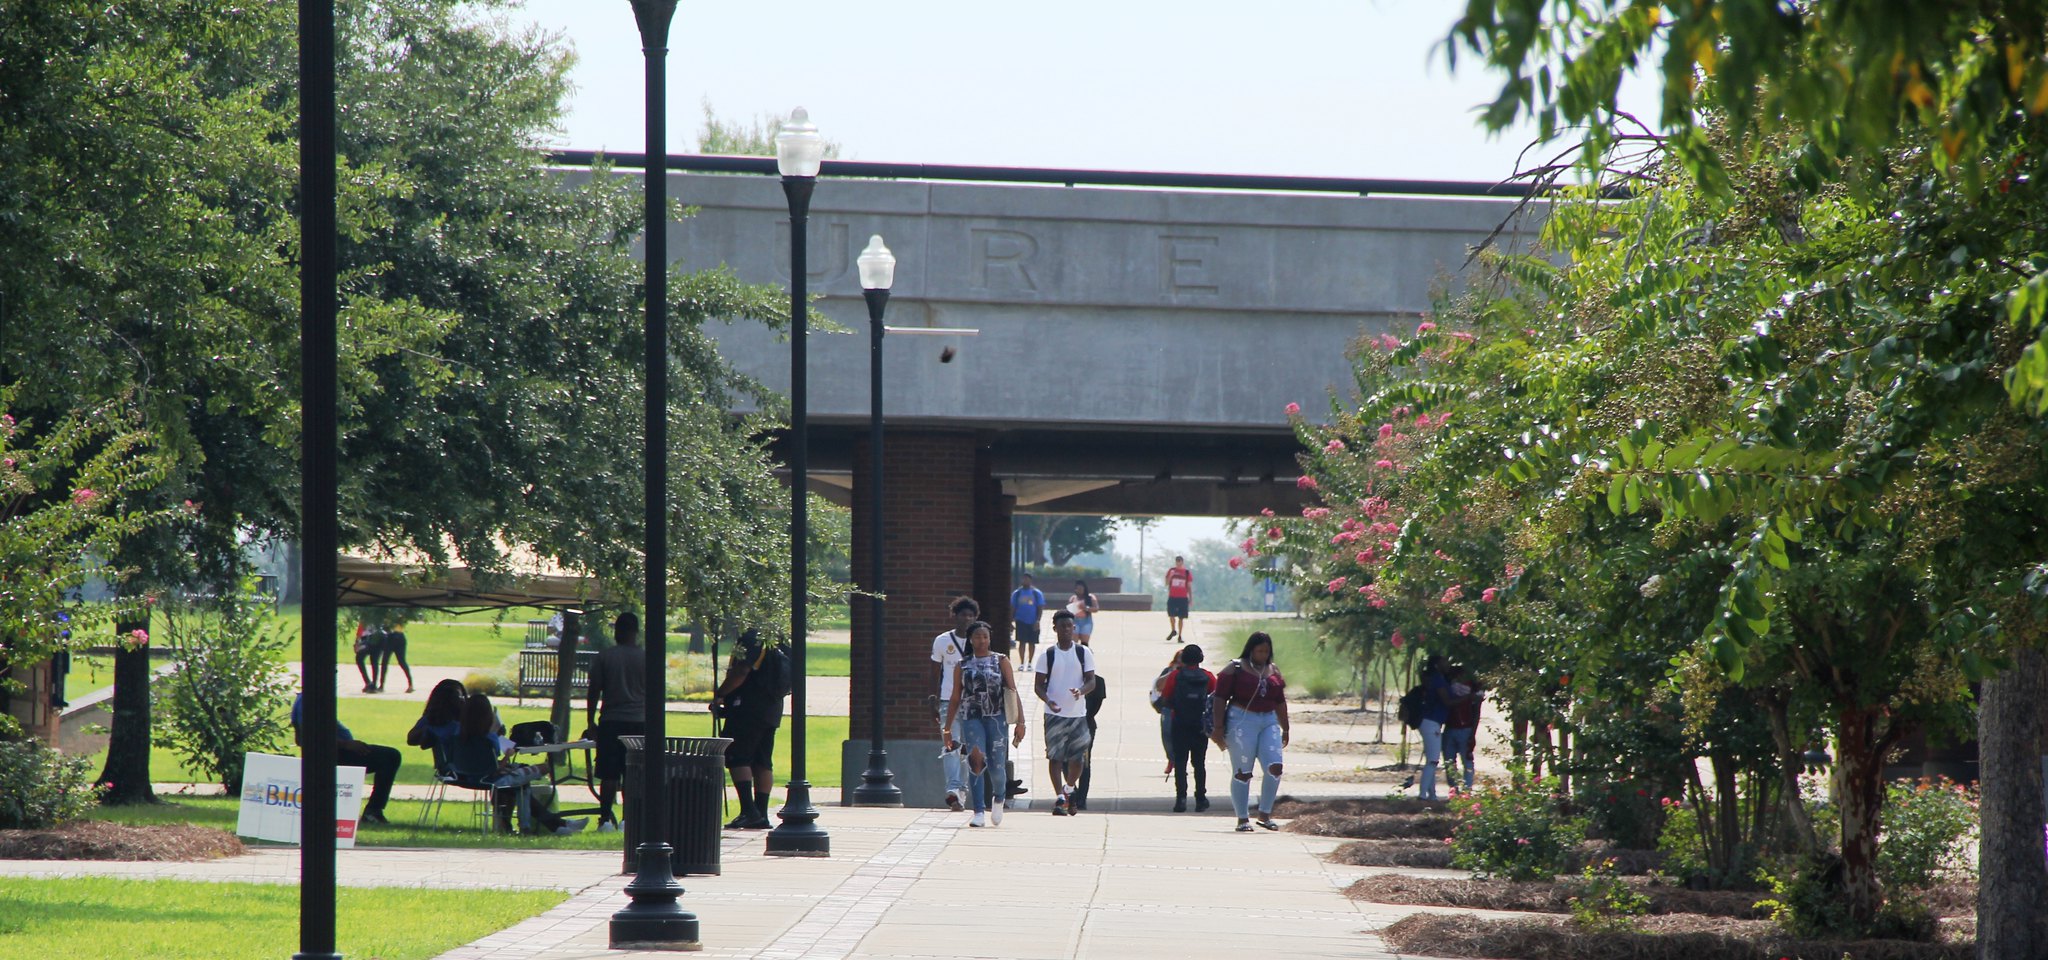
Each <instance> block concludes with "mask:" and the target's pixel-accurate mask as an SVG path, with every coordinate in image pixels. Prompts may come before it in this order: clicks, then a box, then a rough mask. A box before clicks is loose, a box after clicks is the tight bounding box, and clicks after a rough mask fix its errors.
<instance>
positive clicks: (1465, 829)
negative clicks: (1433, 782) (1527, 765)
mask: <svg viewBox="0 0 2048 960" xmlns="http://www.w3.org/2000/svg"><path fill="white" fill-rule="evenodd" d="M1517 779H1518V780H1522V781H1523V782H1524V785H1523V786H1509V787H1506V788H1500V787H1496V786H1494V785H1492V784H1489V785H1487V786H1486V787H1485V788H1483V789H1481V791H1480V792H1479V793H1478V794H1476V795H1474V796H1471V797H1467V798H1465V799H1463V800H1454V801H1452V802H1451V809H1452V810H1454V811H1455V812H1456V813H1457V815H1458V826H1457V830H1456V831H1455V832H1454V833H1453V834H1452V835H1451V850H1452V853H1451V865H1452V866H1454V867H1457V868H1459V869H1461V870H1470V871H1472V873H1473V875H1474V876H1475V877H1504V878H1506V879H1509V880H1547V879H1549V878H1551V877H1554V876H1556V875H1557V874H1559V873H1561V872H1563V871H1564V870H1566V869H1569V867H1570V864H1571V858H1572V853H1573V851H1575V850H1576V849H1577V848H1578V846H1579V843H1580V841H1583V840H1584V839H1585V838H1586V827H1585V823H1584V821H1582V820H1578V819H1572V818H1569V817H1567V816H1565V814H1564V811H1563V810H1562V808H1561V799H1562V798H1561V795H1560V794H1559V793H1558V782H1557V778H1555V777H1545V778H1543V779H1542V780H1540V781H1528V780H1527V779H1526V778H1517Z"/></svg>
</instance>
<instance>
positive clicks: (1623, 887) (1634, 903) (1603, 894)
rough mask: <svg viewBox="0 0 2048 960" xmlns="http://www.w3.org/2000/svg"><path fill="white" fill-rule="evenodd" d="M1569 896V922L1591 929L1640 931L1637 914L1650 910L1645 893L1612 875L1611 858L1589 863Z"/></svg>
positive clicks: (1612, 931)
mask: <svg viewBox="0 0 2048 960" xmlns="http://www.w3.org/2000/svg"><path fill="white" fill-rule="evenodd" d="M1581 877H1582V878H1583V879H1582V880H1581V881H1580V889H1579V895H1578V896H1575V897H1573V898H1572V899H1571V910H1572V922H1573V923H1575V924H1578V926H1579V928H1580V929H1582V930H1586V931H1589V932H1592V933H1640V932H1641V931H1642V924H1640V923H1637V922H1636V918H1637V917H1640V916H1642V915H1644V914H1646V913H1649V912H1650V897H1649V895H1648V894H1646V893H1644V892H1642V891H1641V890H1637V889H1636V888H1635V887H1632V886H1630V885H1629V884H1628V883H1627V882H1626V881H1624V880H1622V879H1621V878H1620V877H1618V876H1615V875H1614V861H1612V860H1602V861H1600V862H1599V863H1590V864H1587V865H1586V869H1585V870H1584V871H1583V872H1582V873H1581Z"/></svg>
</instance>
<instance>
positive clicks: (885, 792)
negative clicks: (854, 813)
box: [853, 750, 903, 807]
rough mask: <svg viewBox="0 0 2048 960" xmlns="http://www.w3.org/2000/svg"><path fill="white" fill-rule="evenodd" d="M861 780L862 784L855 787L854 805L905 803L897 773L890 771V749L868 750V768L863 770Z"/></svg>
mask: <svg viewBox="0 0 2048 960" xmlns="http://www.w3.org/2000/svg"><path fill="white" fill-rule="evenodd" d="M860 781H861V782H860V786H858V787H855V788H853V805H854V806H856V807H900V806H902V805H903V790H902V788H900V787H898V786H896V775H895V774H893V773H891V772H889V751H887V750H869V751H868V768H867V769H866V770H863V771H861V774H860Z"/></svg>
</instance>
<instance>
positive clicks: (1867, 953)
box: [1380, 913, 1976, 960]
mask: <svg viewBox="0 0 2048 960" xmlns="http://www.w3.org/2000/svg"><path fill="white" fill-rule="evenodd" d="M1642 927H1643V930H1644V932H1642V933H1620V932H1603V933H1592V932H1587V931H1583V930H1580V929H1578V928H1576V927H1574V926H1572V924H1571V921H1570V920H1568V919H1566V918H1564V917H1532V918H1530V919H1527V920H1478V919H1474V918H1471V917H1456V916H1444V915H1442V914H1427V913H1418V914H1414V915H1412V916H1408V917H1403V918H1401V919H1400V920H1397V921H1395V922H1394V923H1392V924H1389V925H1388V926H1387V927H1386V929H1384V930H1382V931H1380V935H1381V936H1382V937H1383V938H1385V940H1386V943H1387V946H1388V947H1389V948H1390V949H1392V950H1393V951H1394V952H1396V953H1401V954H1421V955H1424V956H1432V957H1484V958H1490V960H1843V958H1845V957H1846V958H1848V960H1971V958H1973V957H1974V956H1975V953H1976V945H1975V944H1974V943H1970V942H1951V943H1915V942H1911V941H1904V940H1854V941H1802V940H1794V939H1791V938H1789V937H1787V936H1785V935H1784V934H1783V933H1781V932H1780V931H1779V930H1778V928H1777V926H1776V925H1775V924H1773V923H1771V922H1770V921H1768V920H1736V919H1732V918H1728V917H1705V916H1699V915H1696V914H1669V915H1664V916H1653V917H1644V918H1642Z"/></svg>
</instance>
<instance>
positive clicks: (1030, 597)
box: [1010, 573, 1045, 663]
mask: <svg viewBox="0 0 2048 960" xmlns="http://www.w3.org/2000/svg"><path fill="white" fill-rule="evenodd" d="M1020 579H1021V580H1022V581H1023V582H1022V583H1021V584H1020V585H1019V586H1018V587H1017V589H1015V590H1012V591H1010V619H1011V620H1012V621H1014V622H1015V623H1016V625H1017V642H1016V643H1015V644H1013V646H1015V647H1016V651H1017V662H1018V663H1030V662H1031V658H1032V657H1034V656H1037V655H1038V621H1039V618H1040V617H1041V616H1042V615H1044V613H1045V592H1044V591H1042V590H1040V589H1038V588H1037V587H1034V586H1032V585H1031V575H1030V574H1028V573H1027V574H1025V575H1024V576H1023V577H1022V578H1020Z"/></svg>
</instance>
